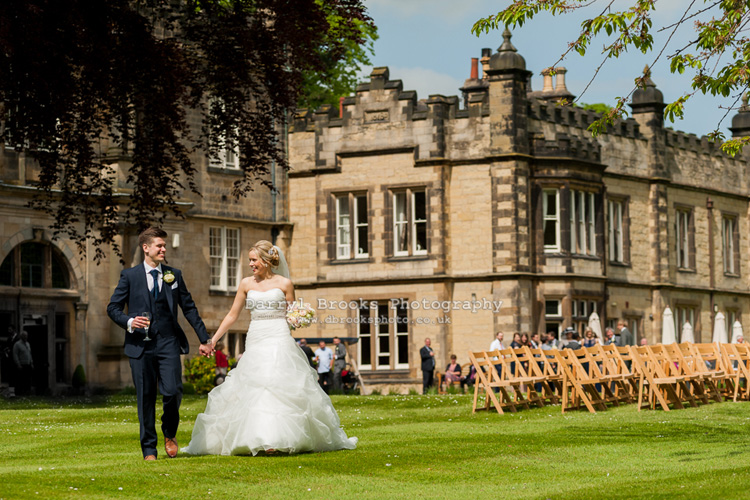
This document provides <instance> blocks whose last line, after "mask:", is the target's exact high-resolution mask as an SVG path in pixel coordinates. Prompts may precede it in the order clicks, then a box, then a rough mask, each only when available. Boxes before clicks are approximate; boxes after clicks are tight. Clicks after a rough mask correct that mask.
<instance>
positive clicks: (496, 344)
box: [490, 332, 505, 393]
mask: <svg viewBox="0 0 750 500" xmlns="http://www.w3.org/2000/svg"><path fill="white" fill-rule="evenodd" d="M504 338H505V336H504V335H503V332H497V333H496V334H495V340H493V341H492V343H491V344H490V351H499V350H501V349H505V346H504V345H503V339H504ZM492 361H497V356H493V357H492ZM495 370H497V376H498V377H502V374H503V365H502V364H501V363H496V364H495ZM494 391H495V392H496V393H499V392H500V388H499V387H495V388H494Z"/></svg>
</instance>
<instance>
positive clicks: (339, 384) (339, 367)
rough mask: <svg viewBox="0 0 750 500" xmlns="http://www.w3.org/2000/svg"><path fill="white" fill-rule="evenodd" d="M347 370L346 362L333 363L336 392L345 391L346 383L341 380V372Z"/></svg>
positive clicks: (337, 361)
mask: <svg viewBox="0 0 750 500" xmlns="http://www.w3.org/2000/svg"><path fill="white" fill-rule="evenodd" d="M344 368H346V362H345V361H344V360H341V361H339V360H336V361H334V362H333V389H334V390H336V391H342V392H343V390H344V381H343V379H342V378H341V372H343V371H344Z"/></svg>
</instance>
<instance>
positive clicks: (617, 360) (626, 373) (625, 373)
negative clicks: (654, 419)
mask: <svg viewBox="0 0 750 500" xmlns="http://www.w3.org/2000/svg"><path fill="white" fill-rule="evenodd" d="M596 347H598V348H599V349H601V351H602V352H603V353H604V356H605V357H606V358H607V359H609V363H610V364H609V365H608V369H611V370H614V371H615V373H618V374H620V375H622V379H623V380H624V381H625V382H626V383H625V384H624V385H625V387H626V388H627V391H628V394H629V399H630V402H634V401H636V400H637V399H638V396H637V395H638V384H639V383H640V379H641V374H640V373H639V372H638V370H636V369H635V366H634V365H633V359H632V354H631V353H630V346H616V345H614V344H608V345H601V344H597V345H596ZM615 389H617V390H619V389H620V388H619V387H617V386H616V387H615Z"/></svg>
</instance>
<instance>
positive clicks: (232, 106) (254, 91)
mask: <svg viewBox="0 0 750 500" xmlns="http://www.w3.org/2000/svg"><path fill="white" fill-rule="evenodd" d="M375 36H376V35H375V28H374V26H373V24H372V20H371V19H370V18H369V17H368V16H367V15H366V13H365V7H364V5H363V4H362V1H361V0H296V1H295V2H293V7H292V6H290V3H289V2H288V1H285V0H182V1H179V2H164V1H162V0H139V1H137V2H136V1H134V0H100V1H96V2H90V1H86V0H66V1H59V2H49V1H46V0H5V1H4V2H3V8H2V9H0V55H2V61H1V62H0V64H1V65H2V66H0V103H2V105H3V106H4V112H3V115H2V116H3V117H4V119H5V120H4V121H5V123H4V125H5V126H4V128H3V129H2V130H3V135H4V140H5V143H6V144H7V145H10V146H11V147H13V148H14V149H15V150H16V151H18V152H25V153H26V155H27V157H30V158H32V159H33V160H34V162H35V163H36V164H38V166H35V167H34V168H35V169H36V170H35V171H36V172H37V173H38V179H36V182H37V187H38V188H39V189H38V193H39V194H38V195H37V197H36V198H35V199H34V201H33V202H32V204H33V206H34V207H36V208H38V209H40V210H42V211H44V212H46V213H47V214H49V215H50V216H51V217H52V218H53V220H54V223H53V226H52V228H53V230H54V232H55V235H56V236H68V237H70V238H72V239H74V240H75V241H76V242H77V243H78V244H79V246H80V247H81V248H83V246H84V244H85V242H86V241H87V239H91V240H93V243H94V247H95V248H96V256H95V257H96V258H97V260H98V259H101V258H102V257H103V256H104V252H103V250H102V246H103V245H104V244H107V243H113V242H114V239H115V236H116V235H117V234H118V233H119V231H120V227H121V225H122V224H129V225H136V226H145V225H148V224H151V223H154V222H157V223H158V222H160V221H162V220H163V219H164V217H166V216H167V215H168V214H179V213H180V203H179V202H180V200H182V199H184V197H185V195H186V194H187V193H188V192H193V193H195V194H200V193H199V192H198V187H197V184H196V182H195V175H196V170H195V164H194V158H195V156H194V153H195V152H197V151H201V150H202V151H206V150H208V151H209V154H210V155H212V156H216V155H217V154H218V152H219V151H220V150H222V149H225V148H227V149H238V150H239V152H240V168H241V169H242V172H243V174H244V175H243V176H242V178H240V179H239V180H238V181H237V182H236V183H235V184H234V189H233V191H234V195H235V196H238V197H239V196H243V195H245V194H247V193H248V192H249V191H251V190H252V189H253V188H254V187H255V186H257V185H267V186H270V181H269V176H268V175H267V174H268V172H269V167H270V165H272V164H274V163H276V164H277V165H280V166H281V167H286V166H287V162H286V158H285V156H284V154H283V151H282V147H281V144H280V141H279V137H278V136H277V130H278V129H279V124H280V123H282V122H283V120H284V119H285V113H286V111H287V110H289V109H293V108H294V107H296V105H297V103H298V99H299V96H300V92H301V91H302V89H303V87H304V86H308V87H309V84H308V83H307V82H308V80H309V79H310V78H311V77H310V75H318V74H320V75H322V76H320V77H317V76H316V77H315V78H316V81H317V82H318V83H319V84H320V85H328V86H333V85H334V84H335V83H334V82H333V81H332V79H334V78H336V77H337V74H336V72H335V71H334V69H335V68H337V67H339V66H338V65H341V64H344V65H345V64H348V63H350V62H351V61H352V60H354V61H355V62H356V61H362V54H364V57H365V59H364V60H366V52H362V50H363V49H362V48H363V47H366V46H367V43H368V40H369V41H371V40H374V37H375ZM370 49H371V46H370ZM352 52H354V53H355V56H354V57H353V59H352V56H351V54H352ZM357 54H359V55H357ZM358 58H359V59H358ZM342 71H343V70H342ZM344 72H345V71H344ZM194 111H197V112H198V113H200V115H201V116H206V119H204V120H202V122H198V123H196V121H195V118H194V117H195V113H194ZM123 161H124V162H126V163H128V164H129V165H130V167H129V168H128V169H126V171H125V172H123V174H122V175H125V176H126V179H125V180H126V183H127V184H126V185H127V186H128V187H129V190H128V191H126V192H125V193H119V192H118V191H117V182H118V180H117V176H118V175H119V173H118V172H117V170H116V169H115V168H112V167H110V165H112V164H113V163H116V162H123ZM116 250H117V249H116Z"/></svg>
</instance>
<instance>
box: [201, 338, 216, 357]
mask: <svg viewBox="0 0 750 500" xmlns="http://www.w3.org/2000/svg"><path fill="white" fill-rule="evenodd" d="M198 352H200V353H201V355H203V356H205V357H207V358H210V357H211V356H213V355H214V344H213V342H211V343H209V344H201V346H200V347H199V348H198Z"/></svg>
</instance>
